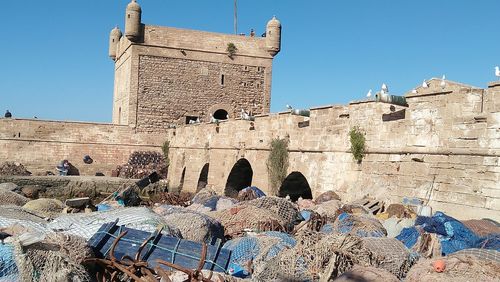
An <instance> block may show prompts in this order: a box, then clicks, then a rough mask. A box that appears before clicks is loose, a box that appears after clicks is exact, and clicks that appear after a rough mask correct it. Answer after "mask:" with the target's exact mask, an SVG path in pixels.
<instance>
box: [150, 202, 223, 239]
mask: <svg viewBox="0 0 500 282" xmlns="http://www.w3.org/2000/svg"><path fill="white" fill-rule="evenodd" d="M154 210H155V212H156V213H158V214H159V215H161V216H162V217H163V219H164V220H165V222H166V223H167V224H168V225H169V226H172V227H174V228H177V229H179V230H180V232H181V234H182V238H184V239H188V240H191V241H196V242H205V243H207V244H213V243H215V241H216V240H217V239H220V240H224V228H223V227H222V225H221V223H220V222H218V221H217V220H215V219H213V218H211V217H209V216H207V215H205V214H202V213H199V212H195V211H191V210H188V209H185V208H179V207H174V206H168V205H162V206H160V207H157V208H155V209H154Z"/></svg>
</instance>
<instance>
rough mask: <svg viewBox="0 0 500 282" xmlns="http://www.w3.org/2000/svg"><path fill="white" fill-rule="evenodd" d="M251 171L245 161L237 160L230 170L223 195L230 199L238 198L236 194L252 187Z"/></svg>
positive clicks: (248, 163) (250, 167)
mask: <svg viewBox="0 0 500 282" xmlns="http://www.w3.org/2000/svg"><path fill="white" fill-rule="evenodd" d="M252 177H253V170H252V166H251V165H250V162H248V160H247V159H244V158H243V159H239V160H238V161H237V162H236V163H235V164H234V166H233V168H232V169H231V172H230V173H229V176H228V178H227V182H226V189H225V190H224V195H226V196H228V197H232V198H236V197H237V196H238V192H239V191H240V190H242V189H244V188H246V187H248V186H251V185H252Z"/></svg>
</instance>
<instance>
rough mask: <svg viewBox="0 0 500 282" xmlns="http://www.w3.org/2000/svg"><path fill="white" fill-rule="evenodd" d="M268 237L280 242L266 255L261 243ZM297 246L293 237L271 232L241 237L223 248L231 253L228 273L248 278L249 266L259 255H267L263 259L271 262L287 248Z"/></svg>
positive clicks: (227, 243)
mask: <svg viewBox="0 0 500 282" xmlns="http://www.w3.org/2000/svg"><path fill="white" fill-rule="evenodd" d="M266 237H274V238H278V239H280V240H279V241H278V242H277V243H276V244H274V245H273V246H271V247H270V248H269V249H268V250H267V253H266V254H263V253H262V252H264V251H266V250H265V249H263V248H262V244H261V242H262V240H263V239H264V238H266ZM295 244H296V241H295V239H294V238H293V237H291V236H290V235H288V234H286V233H282V232H277V231H269V232H264V233H262V234H259V235H258V236H248V237H241V238H236V239H233V240H230V241H227V242H226V243H225V244H224V246H223V248H224V249H228V250H230V251H231V259H230V261H229V267H228V271H229V273H230V274H231V275H233V276H235V277H241V278H245V277H248V276H249V275H250V273H249V272H248V270H249V266H250V265H251V262H252V261H253V260H254V259H255V258H257V257H258V256H259V255H261V256H262V255H265V257H263V259H265V260H269V259H272V258H274V257H276V256H277V255H278V254H279V253H280V252H281V251H282V250H283V249H285V248H287V247H289V248H292V247H293V246H295Z"/></svg>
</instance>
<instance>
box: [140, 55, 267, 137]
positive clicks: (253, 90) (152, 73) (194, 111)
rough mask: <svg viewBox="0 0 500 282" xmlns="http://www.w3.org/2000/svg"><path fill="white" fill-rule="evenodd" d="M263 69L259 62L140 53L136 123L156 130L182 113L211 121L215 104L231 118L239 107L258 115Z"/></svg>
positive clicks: (181, 119) (264, 104)
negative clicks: (231, 61)
mask: <svg viewBox="0 0 500 282" xmlns="http://www.w3.org/2000/svg"><path fill="white" fill-rule="evenodd" d="M264 73H265V67H259V66H247V65H237V64H228V63H221V62H205V61H195V60H187V59H178V58H163V57H153V56H140V58H139V93H140V94H141V98H140V99H139V101H138V103H139V104H138V113H137V116H138V120H137V128H138V130H140V131H148V132H157V131H159V130H165V129H167V128H168V125H169V124H170V123H172V121H175V122H177V123H179V124H184V123H185V122H186V117H199V118H200V119H201V120H202V121H203V120H204V121H209V120H210V116H209V115H210V114H213V113H214V112H216V111H217V110H219V109H223V110H225V111H226V112H227V113H228V115H229V117H235V116H238V115H239V111H240V110H241V109H248V110H250V111H252V112H253V113H254V114H262V109H264V108H269V100H264V96H263V95H262V93H263V91H264V81H265V74H264ZM223 104H224V105H225V106H223ZM214 106H215V107H214ZM224 118H225V117H224Z"/></svg>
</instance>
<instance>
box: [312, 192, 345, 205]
mask: <svg viewBox="0 0 500 282" xmlns="http://www.w3.org/2000/svg"><path fill="white" fill-rule="evenodd" d="M331 200H337V201H340V197H339V195H337V193H335V192H333V191H326V192H324V193H322V194H321V195H319V196H318V197H317V198H316V199H315V200H314V201H315V202H316V203H317V204H322V203H325V202H329V201H331Z"/></svg>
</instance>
